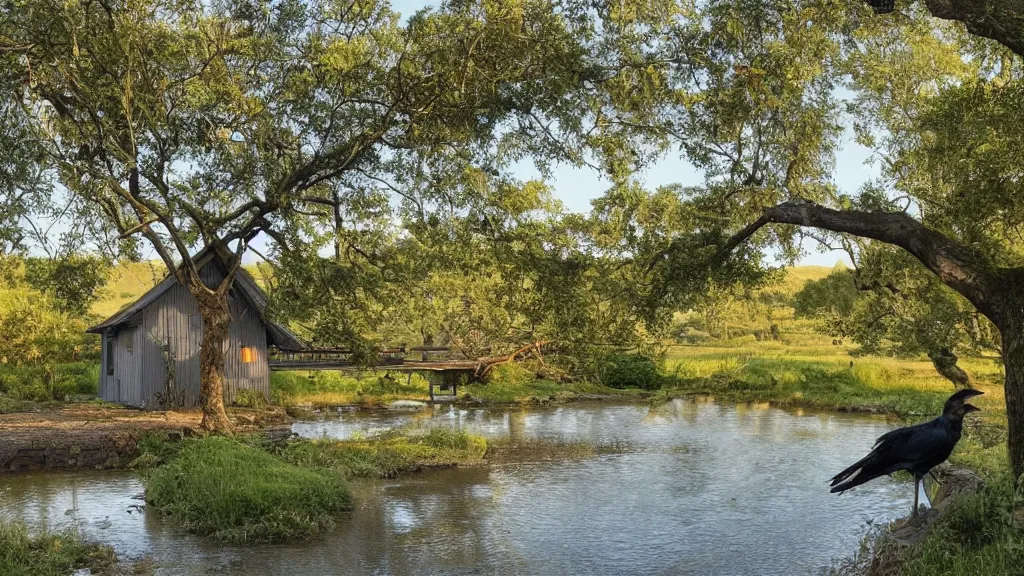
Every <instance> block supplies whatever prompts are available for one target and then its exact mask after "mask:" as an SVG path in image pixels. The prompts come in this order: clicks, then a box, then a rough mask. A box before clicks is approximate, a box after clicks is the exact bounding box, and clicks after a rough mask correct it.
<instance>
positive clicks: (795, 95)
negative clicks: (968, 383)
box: [652, 0, 1024, 475]
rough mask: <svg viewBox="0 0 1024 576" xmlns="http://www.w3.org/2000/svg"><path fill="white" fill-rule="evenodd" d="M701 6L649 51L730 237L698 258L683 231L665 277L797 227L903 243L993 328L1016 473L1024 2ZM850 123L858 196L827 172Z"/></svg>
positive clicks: (680, 137)
mask: <svg viewBox="0 0 1024 576" xmlns="http://www.w3.org/2000/svg"><path fill="white" fill-rule="evenodd" d="M872 4H877V5H882V4H885V3H884V2H872ZM888 4H890V5H891V4H892V3H891V2H890V3H888ZM697 10H698V13H697V15H696V16H697V17H694V18H689V19H685V20H683V21H681V22H680V23H678V24H677V25H675V26H674V27H672V28H671V29H668V30H666V32H665V39H664V41H663V42H662V43H660V44H659V45H657V46H655V47H654V48H652V50H654V51H657V50H659V49H663V47H665V46H673V47H674V48H675V54H676V60H675V62H673V63H671V64H669V65H667V66H666V68H667V70H668V71H667V72H666V75H667V76H668V77H669V78H670V79H671V82H670V83H669V86H670V87H671V91H668V90H667V91H666V94H665V96H664V98H663V100H664V101H665V102H668V104H667V105H666V106H665V107H664V118H665V122H664V123H663V126H666V127H667V129H669V130H670V134H671V135H672V136H673V137H675V138H676V139H677V141H678V142H679V143H680V145H681V149H682V151H683V152H684V154H685V156H686V158H687V159H689V160H690V162H691V163H693V164H694V165H695V166H697V167H698V168H700V169H702V170H703V171H704V172H705V174H706V175H707V184H706V185H705V186H703V187H701V188H700V189H698V190H695V191H692V192H691V198H692V201H693V202H695V203H697V204H699V205H701V206H703V207H704V208H705V210H706V212H707V214H708V217H707V218H706V223H705V226H706V227H707V228H709V229H715V230H717V233H716V234H714V235H712V237H711V238H710V240H711V243H710V244H711V245H713V246H714V249H713V252H714V253H713V254H710V255H709V254H707V253H706V252H705V253H703V254H698V255H697V257H694V254H693V252H694V251H693V246H692V244H691V243H690V242H689V241H682V240H676V241H674V242H673V243H672V244H671V245H670V246H668V247H667V248H666V249H665V250H663V251H662V252H660V253H659V254H658V258H656V260H655V262H656V265H655V266H654V267H653V270H654V272H655V279H656V281H657V282H659V283H660V284H661V285H662V286H663V287H664V291H665V293H666V294H667V295H671V294H672V293H674V292H677V291H679V290H680V289H679V288H678V286H682V287H683V289H682V291H683V292H685V291H687V290H690V289H692V287H693V281H692V280H691V276H692V273H691V272H690V270H691V269H692V267H693V266H694V264H693V262H695V261H699V262H704V263H705V264H707V263H712V264H721V263H723V262H728V261H729V260H730V253H731V252H732V251H733V250H735V249H737V248H738V247H741V246H747V249H749V246H751V245H753V246H765V245H767V244H769V243H775V244H777V245H781V246H783V247H784V248H786V249H787V253H792V252H791V250H793V249H795V248H796V246H797V243H796V242H795V240H796V239H798V238H800V237H801V236H805V237H812V238H816V239H819V240H822V241H823V242H825V243H829V242H833V241H835V242H841V241H842V238H843V237H844V236H845V237H851V236H852V237H858V238H862V239H864V240H866V241H867V242H868V245H870V244H871V243H883V244H888V245H891V246H894V247H897V248H900V249H902V250H904V251H905V252H906V253H907V254H909V255H911V256H912V257H913V258H915V259H916V260H917V261H919V262H920V264H921V265H922V266H923V267H924V268H925V269H927V270H928V271H929V272H930V273H932V274H934V275H935V277H936V278H937V279H938V280H940V281H941V282H942V283H944V284H945V285H946V286H948V287H950V288H952V289H953V290H954V291H956V292H957V293H959V294H960V295H961V296H962V297H963V298H965V299H966V300H967V301H968V302H970V304H971V305H972V306H973V307H974V308H975V309H976V310H977V311H978V312H979V313H981V314H983V315H984V316H985V317H987V318H988V319H989V320H991V322H992V323H993V324H994V325H995V326H996V327H997V328H998V330H999V333H1000V336H1001V342H1002V354H1003V359H1004V365H1005V373H1006V381H1005V391H1006V408H1007V416H1008V424H1009V438H1008V442H1009V454H1010V460H1011V464H1012V467H1013V471H1014V473H1015V474H1016V475H1020V473H1021V472H1024V302H1022V300H1021V296H1020V291H1019V286H1020V283H1021V281H1022V280H1024V259H1022V258H1021V256H1022V253H1021V251H1020V247H1019V246H1020V245H1019V239H1020V237H1019V230H1020V228H1021V226H1024V204H1022V199H1024V194H1022V192H1024V190H1022V189H1021V186H1022V185H1024V175H1022V173H1021V166H1024V139H1022V135H1024V80H1022V65H1021V59H1020V58H1021V56H1022V55H1024V45H1022V43H1021V38H1022V34H1024V26H1022V25H1021V22H1022V21H1024V20H1022V19H1024V5H1022V4H1021V3H1020V2H1019V1H1015V0H989V1H985V2H975V1H973V0H972V1H967V0H964V1H962V2H961V1H957V0H945V1H943V0H934V1H933V0H928V1H926V2H924V3H911V2H907V3H906V4H905V5H902V4H900V5H897V6H896V9H895V10H883V11H889V12H893V13H892V14H889V15H873V14H871V12H870V10H869V9H868V8H867V6H865V5H863V4H860V5H858V4H847V3H840V2H835V3H833V2H799V1H798V2H774V1H763V0H749V1H747V0H729V1H721V2H713V3H708V4H703V5H698V7H697ZM933 15H934V16H937V17H938V18H941V19H946V20H958V21H960V22H962V23H964V24H965V25H966V26H965V27H966V32H965V31H964V27H961V26H960V25H959V24H955V23H953V24H951V23H949V22H947V21H946V20H940V19H936V18H935V17H933ZM972 34H974V35H980V36H984V37H985V38H991V39H994V40H996V41H998V42H999V43H1000V44H1001V45H1000V44H996V43H993V42H988V41H985V40H981V39H978V38H977V37H975V36H972ZM844 124H852V125H853V126H854V128H855V134H856V136H857V138H858V139H859V141H860V142H861V143H863V144H866V145H868V146H871V147H872V148H873V149H874V150H875V152H876V155H877V157H878V158H879V159H880V164H881V166H882V172H883V174H882V180H881V181H880V182H878V183H875V184H874V185H872V186H868V187H865V188H864V189H863V190H861V191H858V192H857V193H854V194H849V193H843V192H842V191H841V190H840V189H839V188H837V186H836V185H835V184H834V183H833V182H832V179H831V173H832V165H833V162H834V153H835V150H836V148H837V147H838V146H839V145H840V142H841V138H842V137H843V134H844V130H843V126H844ZM815 229H817V230H819V231H824V233H821V232H813V230H815Z"/></svg>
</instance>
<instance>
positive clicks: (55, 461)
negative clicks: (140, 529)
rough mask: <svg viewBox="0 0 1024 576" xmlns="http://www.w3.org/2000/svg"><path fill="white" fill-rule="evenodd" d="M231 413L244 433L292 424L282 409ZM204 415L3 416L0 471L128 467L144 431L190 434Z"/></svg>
mask: <svg viewBox="0 0 1024 576" xmlns="http://www.w3.org/2000/svg"><path fill="white" fill-rule="evenodd" d="M229 416H230V417H231V420H232V421H233V422H234V423H235V425H236V427H237V429H238V431H239V432H250V431H256V430H261V429H265V428H268V427H280V426H287V424H288V417H287V416H286V415H285V414H284V413H283V412H281V411H257V410H244V409H235V410H231V411H229ZM201 418H202V416H201V414H200V412H199V411H198V410H195V411H187V412H144V411H139V410H132V409H128V408H118V407H110V406H98V405H95V404H70V405H67V406H64V407H62V408H59V409H52V410H42V411H38V412H18V413H13V414H0V473H7V472H19V471H23V470H39V469H68V468H117V467H122V466H126V465H127V464H128V463H129V462H131V460H132V458H134V456H135V452H136V446H137V444H138V440H139V438H141V437H142V435H143V434H145V433H147V432H169V433H177V434H181V435H183V436H184V435H189V434H191V433H192V432H193V431H194V430H195V429H196V428H197V427H198V426H199V421H200V419H201Z"/></svg>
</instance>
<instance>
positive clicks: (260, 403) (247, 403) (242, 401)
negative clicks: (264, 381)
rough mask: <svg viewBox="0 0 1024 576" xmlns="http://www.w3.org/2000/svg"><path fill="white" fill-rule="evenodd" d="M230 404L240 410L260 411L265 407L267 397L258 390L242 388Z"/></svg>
mask: <svg viewBox="0 0 1024 576" xmlns="http://www.w3.org/2000/svg"><path fill="white" fill-rule="evenodd" d="M232 404H233V405H235V406H239V407H242V408H252V409H253V410H262V409H264V408H266V407H267V397H266V396H264V395H263V392H260V391H259V390H252V389H250V388H243V389H241V390H239V391H238V392H237V393H235V400H234V402H232Z"/></svg>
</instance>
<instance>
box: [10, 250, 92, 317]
mask: <svg viewBox="0 0 1024 576" xmlns="http://www.w3.org/2000/svg"><path fill="white" fill-rule="evenodd" d="M109 273H110V263H109V262H107V261H106V260H104V259H102V258H99V257H97V256H90V255H83V254H72V255H70V256H66V257H63V258H58V259H51V258H26V259H25V281H26V282H27V283H28V285H29V286H31V287H33V288H35V289H36V290H38V291H40V292H42V293H44V294H46V295H47V296H49V297H50V298H51V299H52V302H53V303H54V305H55V306H56V308H57V309H58V310H60V311H62V312H66V313H68V314H71V315H73V316H85V315H86V314H87V313H88V312H89V307H90V306H92V304H93V303H94V302H95V301H96V299H97V298H98V297H99V291H100V289H101V288H103V286H104V285H106V283H107V276H108V275H109Z"/></svg>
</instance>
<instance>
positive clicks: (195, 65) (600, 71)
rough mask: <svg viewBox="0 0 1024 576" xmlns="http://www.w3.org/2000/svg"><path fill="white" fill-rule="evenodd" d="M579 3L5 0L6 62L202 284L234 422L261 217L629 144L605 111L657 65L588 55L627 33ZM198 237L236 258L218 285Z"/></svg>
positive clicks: (132, 226)
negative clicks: (234, 289) (232, 347)
mask: <svg viewBox="0 0 1024 576" xmlns="http://www.w3.org/2000/svg"><path fill="white" fill-rule="evenodd" d="M583 4H586V3H581V5H580V6H574V7H567V8H563V7H560V6H558V5H556V4H555V3H552V2H544V1H536V0H519V1H515V2H506V1H503V2H448V3H442V4H441V6H440V7H439V8H438V10H437V11H434V12H423V13H421V14H418V15H416V16H414V17H412V18H411V19H410V20H409V21H408V23H407V24H405V25H402V24H400V21H399V17H398V15H397V14H396V13H394V12H393V11H391V10H390V9H389V7H388V6H387V5H386V4H385V3H377V2H359V1H341V0H339V1H326V2H317V3H302V2H295V1H290V0H283V1H280V2H260V1H257V2H250V1H243V0H239V1H237V2H230V1H229V2H223V3H213V4H210V3H201V2H167V1H164V0H146V1H142V2H123V1H114V2H79V1H73V2H56V1H51V0H32V1H28V0H5V2H4V3H3V4H2V8H0V9H2V11H3V13H4V14H5V17H4V18H3V19H2V21H0V58H2V60H3V64H2V66H0V69H2V72H0V74H3V75H4V82H5V85H9V86H12V85H17V86H19V88H18V89H14V90H11V91H9V92H5V93H4V97H5V98H12V99H13V100H12V101H11V102H6V103H5V110H13V111H16V112H18V113H19V114H20V116H18V117H17V121H18V122H19V123H20V125H23V126H26V127H27V130H28V132H27V133H28V134H29V135H30V137H31V139H32V140H33V142H37V143H38V144H39V146H40V147H41V149H42V151H43V157H44V159H45V163H44V166H45V167H46V168H47V169H48V174H49V175H51V176H52V177H53V179H54V180H57V181H59V182H60V183H61V184H62V185H63V186H64V187H66V188H67V189H68V190H69V191H70V192H71V193H72V194H74V195H75V196H76V197H78V198H80V199H82V200H84V201H85V202H86V203H87V204H88V205H89V206H91V207H93V208H94V209H95V211H96V212H98V213H100V214H102V216H103V218H104V219H105V222H106V223H108V224H109V226H110V227H111V228H112V229H114V230H116V232H117V233H118V234H119V235H120V236H121V237H123V238H128V237H132V236H142V237H144V238H145V239H146V240H147V241H148V243H149V244H150V245H151V246H152V248H153V249H154V250H155V251H156V253H157V254H158V255H159V257H160V259H161V260H162V261H163V262H164V264H165V265H166V267H167V269H168V271H169V272H170V273H171V274H172V275H174V277H175V278H176V279H177V280H178V281H179V282H180V283H181V284H183V285H184V286H186V287H187V288H188V289H189V291H190V293H191V294H192V295H193V296H194V297H195V298H196V299H197V300H198V302H199V310H200V315H201V317H202V321H203V327H204V329H203V340H202V344H201V354H200V365H201V374H202V385H201V397H202V404H203V423H202V427H203V428H205V429H208V430H228V429H229V427H230V423H229V421H228V420H227V418H226V416H225V414H224V408H223V397H222V382H223V363H224V358H223V345H222V344H223V341H224V339H225V337H226V335H227V330H228V325H229V322H230V317H229V314H228V305H227V301H228V300H227V297H228V293H229V291H230V290H231V286H232V282H233V279H234V275H235V273H236V271H237V269H238V267H239V265H240V262H241V259H242V256H243V254H244V253H245V252H246V250H247V248H248V247H249V245H250V243H251V241H252V240H253V239H254V238H255V237H256V236H257V235H259V234H261V233H262V234H265V235H269V236H270V237H272V238H273V239H274V241H275V243H277V244H279V245H281V246H286V245H287V242H288V240H289V239H294V238H301V237H302V235H303V234H305V233H306V232H307V231H308V228H307V227H306V218H307V217H308V216H307V215H308V214H311V213H314V212H315V211H317V210H327V211H333V210H335V209H336V208H338V207H344V206H349V205H352V204H358V203H359V202H360V201H361V199H362V198H366V197H369V196H372V194H373V193H374V190H375V187H376V186H377V185H379V184H380V183H381V182H390V183H391V185H395V184H401V183H403V180H404V178H405V177H406V176H407V175H408V173H409V171H410V170H412V169H413V168H416V169H422V170H423V171H424V172H425V173H428V174H430V175H431V176H432V177H434V178H435V179H441V180H443V179H444V178H445V177H446V174H450V173H455V174H457V173H459V170H454V172H453V171H451V170H448V169H447V168H446V167H447V166H450V165H452V164H454V165H455V166H464V165H466V164H467V163H470V164H472V163H474V159H476V158H478V157H480V156H486V155H492V154H494V153H500V154H501V155H503V156H504V157H506V158H508V159H517V158H521V157H523V156H524V155H531V154H537V155H542V156H543V155H546V156H547V157H548V158H551V157H555V156H559V155H561V156H563V157H574V158H575V159H576V160H577V161H579V156H578V154H579V153H578V152H572V150H573V149H575V150H579V149H582V147H583V146H584V145H586V147H587V148H591V149H595V150H599V151H600V156H601V158H602V159H603V161H606V163H607V164H609V165H612V166H623V165H626V164H628V163H629V162H630V161H631V158H632V156H630V154H629V152H630V149H631V148H630V147H628V146H623V145H621V144H619V142H620V140H618V139H617V138H615V133H616V131H618V130H621V129H622V128H621V126H620V125H618V124H613V123H610V122H608V121H607V120H608V119H609V116H607V115H604V114H602V113H601V112H602V110H604V109H605V108H608V106H607V104H608V99H614V98H618V99H627V98H634V96H633V95H632V94H633V93H634V92H635V84H634V82H633V81H634V80H643V79H644V75H645V69H644V68H640V69H636V68H634V67H632V66H631V67H630V68H629V69H628V72H629V74H628V75H624V74H622V73H621V72H620V71H619V69H618V68H610V67H606V66H604V65H603V63H605V62H607V59H605V60H604V61H602V62H594V63H587V62H585V61H584V60H585V59H586V58H594V57H596V56H597V55H601V54H613V55H614V54H617V52H615V51H614V49H615V48H616V45H614V43H610V44H601V45H600V46H598V45H597V44H598V42H597V41H595V38H597V37H598V34H597V30H598V28H599V25H598V24H597V23H596V22H595V20H594V17H593V16H594V15H593V14H592V12H591V11H590V10H589V8H588V6H584V5H583ZM598 16H599V15H598ZM608 29H609V30H611V28H608ZM605 37H610V35H602V36H601V38H602V39H603V38H605ZM615 37H616V38H617V37H618V35H616V36H615ZM602 41H603V40H602ZM586 42H591V43H592V44H593V45H592V46H586V45H585V43H586ZM602 46H604V47H605V48H602ZM591 48H594V50H591ZM597 48H601V49H600V50H597ZM600 84H607V85H609V86H613V89H610V90H608V91H605V92H600V93H597V92H595V91H594V90H593V87H594V86H597V85H600ZM570 89H576V92H575V94H576V97H575V98H572V97H567V93H568V92H569V91H570ZM609 109H610V108H609ZM637 109H639V108H637ZM595 114H598V115H600V117H601V121H599V122H597V121H592V122H590V123H589V124H586V123H585V120H586V119H587V118H589V119H591V120H593V119H594V118H595ZM620 117H623V116H620ZM480 164H483V163H480ZM446 193H447V191H446V190H445V189H444V188H443V187H442V189H440V190H439V192H438V194H437V196H436V199H435V201H438V202H446V201H448V199H447V198H445V197H444V195H445V194H446ZM338 224H341V225H345V224H346V223H344V222H340V221H338V222H335V225H338ZM202 245H213V246H215V247H217V249H218V250H220V251H221V252H222V253H223V254H225V258H226V259H227V262H228V266H227V268H228V269H227V270H226V271H225V274H224V277H223V279H222V280H220V281H218V282H214V283H213V284H207V283H205V282H204V281H203V280H202V279H201V278H200V276H199V271H198V270H197V268H196V263H195V261H194V260H193V258H192V254H193V253H194V252H195V250H196V249H197V248H198V247H199V246H202Z"/></svg>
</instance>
